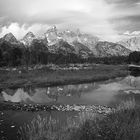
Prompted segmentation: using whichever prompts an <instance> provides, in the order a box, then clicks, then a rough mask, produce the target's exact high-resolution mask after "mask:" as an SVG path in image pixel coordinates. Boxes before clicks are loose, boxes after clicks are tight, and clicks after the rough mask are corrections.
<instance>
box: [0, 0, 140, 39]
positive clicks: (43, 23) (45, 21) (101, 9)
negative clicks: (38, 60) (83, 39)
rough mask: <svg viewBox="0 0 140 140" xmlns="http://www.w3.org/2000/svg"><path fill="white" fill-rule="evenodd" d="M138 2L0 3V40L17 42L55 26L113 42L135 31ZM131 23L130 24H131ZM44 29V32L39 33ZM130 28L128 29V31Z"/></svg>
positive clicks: (13, 0) (35, 0) (58, 0)
mask: <svg viewBox="0 0 140 140" xmlns="http://www.w3.org/2000/svg"><path fill="white" fill-rule="evenodd" d="M139 2H140V0H0V31H1V34H0V36H2V35H4V34H5V33H7V32H12V33H13V34H15V36H16V37H18V38H21V37H22V36H23V34H25V33H26V32H27V31H29V30H31V31H33V32H35V33H36V34H40V32H41V31H43V32H44V30H46V29H47V27H49V26H52V25H56V26H57V27H58V28H69V27H72V26H73V27H75V28H80V30H81V31H84V32H87V33H91V34H93V35H98V36H100V37H101V38H103V39H105V40H110V41H116V40H118V39H119V38H120V37H119V34H120V33H123V32H125V31H127V30H130V31H134V30H137V29H138V28H139V25H140V24H138V23H139V17H138V16H139V15H140V10H139V8H140V4H139ZM132 23H133V24H132ZM43 28H44V29H43ZM130 28H131V29H130Z"/></svg>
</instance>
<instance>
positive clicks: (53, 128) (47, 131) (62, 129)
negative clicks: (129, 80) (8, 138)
mask: <svg viewBox="0 0 140 140" xmlns="http://www.w3.org/2000/svg"><path fill="white" fill-rule="evenodd" d="M66 120H67V121H66V123H65V125H62V124H61V123H60V122H59V120H54V119H52V118H51V117H50V118H48V117H46V118H43V117H41V116H37V117H36V118H34V119H33V120H32V121H31V123H30V124H28V125H24V127H22V128H20V134H21V136H22V138H21V140H139V139H140V108H139V107H138V106H136V103H135V100H134V99H130V100H128V101H124V102H122V103H121V104H120V105H119V106H118V107H116V109H114V110H113V111H112V112H111V113H109V114H108V115H104V116H99V115H97V114H95V113H94V112H90V111H86V112H79V116H78V118H77V119H72V118H70V117H68V118H67V119H66Z"/></svg>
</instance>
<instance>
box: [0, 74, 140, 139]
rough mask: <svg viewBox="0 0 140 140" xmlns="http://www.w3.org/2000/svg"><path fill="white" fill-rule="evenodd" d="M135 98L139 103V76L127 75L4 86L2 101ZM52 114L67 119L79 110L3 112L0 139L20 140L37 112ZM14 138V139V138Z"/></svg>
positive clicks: (78, 101) (85, 101)
mask: <svg viewBox="0 0 140 140" xmlns="http://www.w3.org/2000/svg"><path fill="white" fill-rule="evenodd" d="M130 98H134V99H135V101H136V103H137V104H140V77H134V76H128V77H126V78H117V79H115V80H109V81H105V82H98V83H91V84H79V85H67V86H59V87H46V88H33V87H26V88H19V89H16V90H13V89H4V90H3V91H1V93H0V101H10V102H23V103H27V104H28V103H32V104H48V103H49V104H56V103H59V104H85V105H89V104H93V105H95V104H96V105H107V106H115V105H117V104H119V103H120V102H121V101H123V100H128V99H130ZM38 114H39V115H42V116H44V117H45V116H48V115H49V116H50V115H51V116H52V117H53V118H60V119H62V120H63V121H64V119H65V118H66V116H72V117H75V116H76V114H77V113H76V112H59V111H56V112H55V111H50V112H43V111H42V112H41V111H40V112H34V113H32V112H23V111H4V112H2V111H0V139H2V137H3V138H5V139H6V138H7V139H8V140H17V138H16V135H17V130H18V128H19V127H20V126H22V125H23V124H24V123H28V122H30V121H31V120H32V119H33V118H34V117H36V116H37V115H38ZM11 138H12V139H11Z"/></svg>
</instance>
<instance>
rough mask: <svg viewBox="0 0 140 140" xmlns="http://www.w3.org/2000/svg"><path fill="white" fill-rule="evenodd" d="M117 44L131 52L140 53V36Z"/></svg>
mask: <svg viewBox="0 0 140 140" xmlns="http://www.w3.org/2000/svg"><path fill="white" fill-rule="evenodd" d="M118 43H119V44H121V45H123V46H124V47H126V48H128V49H129V50H131V51H140V36H137V37H132V38H130V39H126V40H122V41H120V42H118Z"/></svg>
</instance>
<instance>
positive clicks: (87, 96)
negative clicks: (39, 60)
mask: <svg viewBox="0 0 140 140" xmlns="http://www.w3.org/2000/svg"><path fill="white" fill-rule="evenodd" d="M139 87H140V77H134V76H127V77H126V78H121V79H116V80H111V81H108V82H102V83H91V84H79V85H67V86H57V87H46V88H33V87H25V88H22V89H21V88H20V89H17V90H12V89H6V90H3V91H2V92H1V100H4V101H11V102H25V103H40V104H45V103H53V104H55V103H60V104H98V105H110V104H115V103H118V102H120V101H121V100H124V98H127V97H128V96H130V95H131V96H133V97H134V98H135V97H136V96H137V99H139V98H138V97H139V96H140V88H139ZM134 94H135V95H134ZM139 101H140V100H139Z"/></svg>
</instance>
